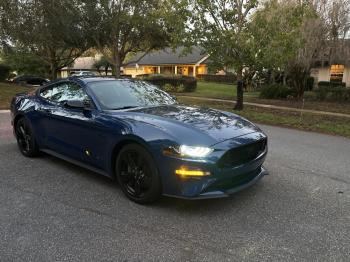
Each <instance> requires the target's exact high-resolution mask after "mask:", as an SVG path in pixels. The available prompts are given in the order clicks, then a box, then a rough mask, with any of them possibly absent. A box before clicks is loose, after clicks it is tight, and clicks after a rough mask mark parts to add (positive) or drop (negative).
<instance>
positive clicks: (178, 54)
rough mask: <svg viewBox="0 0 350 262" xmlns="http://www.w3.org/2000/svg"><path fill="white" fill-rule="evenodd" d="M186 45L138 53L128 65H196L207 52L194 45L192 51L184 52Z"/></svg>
mask: <svg viewBox="0 0 350 262" xmlns="http://www.w3.org/2000/svg"><path fill="white" fill-rule="evenodd" d="M183 51H184V47H178V48H176V49H175V51H173V50H172V49H171V48H165V49H163V50H160V51H153V52H150V53H148V54H146V55H145V53H138V54H136V55H135V56H134V57H133V58H132V59H131V60H130V61H129V63H127V64H126V67H132V66H135V65H136V64H138V65H176V64H186V65H187V64H188V65H194V64H196V63H198V62H199V61H200V60H202V59H203V58H205V57H206V56H207V54H206V53H205V52H204V51H203V50H202V49H200V48H198V47H193V48H192V50H191V52H186V53H185V54H183ZM203 63H204V64H205V63H206V62H205V61H204V62H203Z"/></svg>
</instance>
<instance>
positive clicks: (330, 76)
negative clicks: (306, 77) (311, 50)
mask: <svg viewBox="0 0 350 262" xmlns="http://www.w3.org/2000/svg"><path fill="white" fill-rule="evenodd" d="M311 76H312V77H313V78H314V79H315V83H318V82H320V81H330V82H340V83H341V82H343V83H345V84H346V87H350V39H347V40H340V41H337V42H336V43H334V44H333V45H331V47H329V48H327V49H325V50H324V51H323V52H322V53H321V55H320V56H319V57H318V58H317V59H315V62H314V64H313V67H312V69H311Z"/></svg>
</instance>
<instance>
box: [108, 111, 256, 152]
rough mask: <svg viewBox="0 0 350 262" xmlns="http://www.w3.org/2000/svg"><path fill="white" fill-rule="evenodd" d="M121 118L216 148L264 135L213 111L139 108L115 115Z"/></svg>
mask: <svg viewBox="0 0 350 262" xmlns="http://www.w3.org/2000/svg"><path fill="white" fill-rule="evenodd" d="M113 114H118V115H119V117H121V118H124V119H128V120H133V121H138V122H146V123H148V124H151V125H153V126H156V127H158V128H161V129H163V130H165V131H166V132H167V133H169V134H171V135H172V136H173V137H175V138H178V140H181V142H184V141H185V142H187V143H192V144H193V143H196V144H199V143H201V144H202V143H203V139H204V140H205V141H206V142H207V143H206V144H211V145H212V144H215V143H219V142H222V141H224V140H227V139H231V138H235V137H238V136H243V135H246V134H249V133H253V132H257V131H261V130H260V129H259V128H258V127H256V126H255V125H254V124H252V123H251V122H249V121H247V120H246V119H244V118H242V117H240V116H238V115H235V114H232V113H229V112H224V111H219V110H214V109H210V108H198V107H189V106H183V105H166V106H158V107H148V108H136V109H132V110H128V111H124V112H120V111H119V113H117V112H115V113H113Z"/></svg>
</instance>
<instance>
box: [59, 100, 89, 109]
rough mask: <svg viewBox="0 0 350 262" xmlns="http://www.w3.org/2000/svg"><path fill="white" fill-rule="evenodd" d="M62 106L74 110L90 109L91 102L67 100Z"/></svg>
mask: <svg viewBox="0 0 350 262" xmlns="http://www.w3.org/2000/svg"><path fill="white" fill-rule="evenodd" d="M64 106H65V107H68V108H75V109H87V110H88V109H91V107H92V106H91V102H90V101H89V100H85V101H81V100H67V101H65V102H64Z"/></svg>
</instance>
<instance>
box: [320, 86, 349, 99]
mask: <svg viewBox="0 0 350 262" xmlns="http://www.w3.org/2000/svg"><path fill="white" fill-rule="evenodd" d="M315 93H316V98H317V99H318V100H321V101H336V102H350V89H348V88H346V87H344V85H339V86H335V87H331V86H322V85H321V86H320V87H319V88H318V89H316V90H315Z"/></svg>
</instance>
